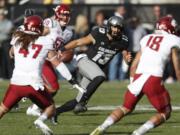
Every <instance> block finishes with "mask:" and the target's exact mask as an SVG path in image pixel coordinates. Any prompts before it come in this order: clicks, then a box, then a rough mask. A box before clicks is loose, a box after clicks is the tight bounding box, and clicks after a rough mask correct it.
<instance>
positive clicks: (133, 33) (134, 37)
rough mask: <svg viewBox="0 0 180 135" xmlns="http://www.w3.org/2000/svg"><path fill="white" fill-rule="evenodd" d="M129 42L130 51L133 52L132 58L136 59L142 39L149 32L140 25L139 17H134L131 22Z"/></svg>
mask: <svg viewBox="0 0 180 135" xmlns="http://www.w3.org/2000/svg"><path fill="white" fill-rule="evenodd" d="M128 28H129V34H128V35H129V42H130V50H131V52H132V56H133V57H134V56H135V55H136V53H137V52H138V51H139V49H140V43H139V41H140V40H141V38H142V37H144V36H145V35H146V34H147V32H146V30H145V29H144V28H143V26H142V25H141V23H140V18H139V17H137V16H134V17H132V18H131V19H130V21H129V27H128Z"/></svg>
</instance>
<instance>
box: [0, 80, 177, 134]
mask: <svg viewBox="0 0 180 135" xmlns="http://www.w3.org/2000/svg"><path fill="white" fill-rule="evenodd" d="M8 83H9V82H8V81H3V82H0V100H2V98H3V95H4V93H5V90H6V88H7V86H8ZM126 85H127V82H111V83H109V82H105V83H104V84H103V85H102V86H101V87H100V88H99V89H98V91H97V92H96V93H95V94H94V95H93V97H92V99H91V100H90V102H89V104H88V107H89V111H87V112H86V113H83V114H79V115H75V114H73V112H68V113H64V114H62V115H61V116H60V117H59V125H57V126H53V125H52V124H51V123H50V122H49V121H47V124H48V125H49V126H50V128H52V130H53V131H54V133H55V135H88V134H89V133H90V132H91V131H92V130H93V129H94V128H96V127H97V126H98V125H99V124H101V123H102V122H103V121H104V119H105V118H106V117H107V115H108V114H109V113H110V112H111V108H109V107H108V106H111V107H114V106H118V105H121V104H122V101H123V93H124V91H125V90H126ZM167 88H168V89H169V92H170V95H171V99H172V105H173V106H176V108H175V110H173V113H172V116H171V118H170V119H169V120H168V121H167V122H166V123H165V124H163V125H162V126H160V127H159V128H156V129H153V130H152V131H151V132H149V133H148V135H179V134H180V84H179V83H175V84H171V85H167ZM76 93H77V91H75V90H72V89H71V86H70V85H69V84H67V83H65V82H63V83H62V84H61V90H60V91H59V93H58V94H57V95H56V97H55V102H56V104H57V105H60V104H62V103H64V102H65V101H67V100H69V99H71V98H73V97H74V96H75V95H76ZM30 104H31V102H30V101H27V102H25V103H23V102H20V109H19V110H17V111H15V110H12V111H11V112H10V113H8V114H7V115H6V116H5V117H3V118H2V119H1V120H0V135H41V132H40V131H39V130H37V129H36V128H35V127H34V125H33V121H34V120H35V119H36V118H35V117H30V116H26V114H25V111H26V108H27V107H28V106H29V105H30ZM138 105H140V106H139V107H140V108H139V109H137V110H136V111H134V113H132V115H129V116H128V117H126V118H124V119H123V120H122V121H121V122H119V123H117V124H116V125H114V126H112V127H111V128H109V130H108V131H107V135H128V134H130V133H131V132H132V131H133V130H134V129H136V128H137V127H139V126H140V125H141V124H142V123H144V122H145V121H146V120H147V119H148V118H149V117H150V116H151V115H153V114H154V113H155V111H154V110H151V109H152V108H151V106H150V108H149V106H147V105H149V103H148V101H147V99H146V97H144V98H143V99H142V100H141V101H140V102H139V104H138ZM96 106H101V107H102V108H100V109H98V108H95V107H96ZM93 107H94V108H93ZM145 107H146V108H145ZM147 107H148V108H147ZM142 109H145V110H142Z"/></svg>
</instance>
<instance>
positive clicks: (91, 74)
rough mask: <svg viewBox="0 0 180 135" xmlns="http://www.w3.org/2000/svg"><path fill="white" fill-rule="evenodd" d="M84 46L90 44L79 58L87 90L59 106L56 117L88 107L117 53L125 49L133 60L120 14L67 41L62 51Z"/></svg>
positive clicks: (83, 110)
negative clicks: (84, 34) (85, 33)
mask: <svg viewBox="0 0 180 135" xmlns="http://www.w3.org/2000/svg"><path fill="white" fill-rule="evenodd" d="M84 45H89V49H88V50H87V51H86V52H85V53H84V54H79V55H78V56H77V57H76V59H77V61H78V64H77V66H78V68H79V73H80V74H81V75H82V76H83V78H82V80H81V82H80V84H81V86H82V87H83V88H84V89H85V92H83V93H81V92H79V93H78V95H77V97H76V99H73V100H70V101H68V102H66V103H65V104H64V105H62V106H60V107H58V108H57V109H56V115H55V117H54V118H55V120H57V116H58V115H59V114H60V113H63V112H66V111H70V110H73V109H74V113H79V112H85V111H86V110H87V107H86V104H87V102H88V100H89V99H90V97H91V96H92V94H93V93H94V92H95V91H96V89H97V88H98V87H99V86H100V84H102V82H103V81H104V80H105V78H106V77H105V73H104V71H103V70H104V68H105V67H106V66H108V63H109V62H110V61H111V59H112V58H113V57H114V56H115V55H116V54H117V53H119V52H122V54H123V58H124V59H125V61H126V62H130V61H131V54H130V53H129V52H128V51H127V48H128V38H127V37H126V36H125V35H124V34H123V20H122V19H121V18H120V17H117V16H113V17H111V18H109V20H108V22H107V26H106V27H97V28H95V29H93V30H92V32H91V33H90V34H89V35H88V36H86V37H83V38H80V39H77V40H74V41H72V42H70V43H68V44H66V45H65V46H64V47H62V48H61V51H65V50H69V49H73V48H76V47H78V46H84Z"/></svg>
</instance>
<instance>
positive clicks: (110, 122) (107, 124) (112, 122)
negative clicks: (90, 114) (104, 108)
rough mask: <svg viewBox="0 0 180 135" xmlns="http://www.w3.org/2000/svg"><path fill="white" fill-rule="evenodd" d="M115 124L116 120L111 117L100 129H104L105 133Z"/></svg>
mask: <svg viewBox="0 0 180 135" xmlns="http://www.w3.org/2000/svg"><path fill="white" fill-rule="evenodd" d="M113 124H114V120H113V118H112V117H111V116H109V117H107V119H106V120H105V121H104V123H103V124H102V125H100V126H99V127H100V128H101V129H102V131H104V130H106V129H107V128H109V127H110V126H111V125H113Z"/></svg>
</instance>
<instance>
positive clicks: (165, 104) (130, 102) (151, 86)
mask: <svg viewBox="0 0 180 135" xmlns="http://www.w3.org/2000/svg"><path fill="white" fill-rule="evenodd" d="M139 76H140V75H135V77H134V79H135V80H136V79H137V78H138V77H139ZM144 94H145V95H146V96H147V98H148V99H149V101H150V103H151V104H152V105H153V106H154V108H155V109H156V110H157V111H158V112H159V113H163V112H165V111H166V109H169V108H171V104H170V96H169V93H168V92H167V90H166V89H165V87H164V85H163V83H162V78H161V77H155V76H150V77H149V79H148V80H147V81H146V82H145V84H144V86H143V88H142V90H141V93H140V94H139V95H138V96H134V95H133V94H132V93H131V92H130V91H129V90H127V92H126V93H125V97H124V104H123V106H124V107H125V108H127V109H130V110H133V109H134V108H135V106H136V104H137V102H138V101H139V100H140V99H141V98H142V96H143V95H144Z"/></svg>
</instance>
